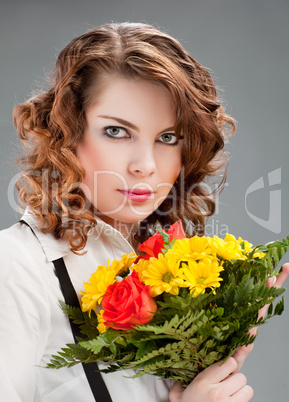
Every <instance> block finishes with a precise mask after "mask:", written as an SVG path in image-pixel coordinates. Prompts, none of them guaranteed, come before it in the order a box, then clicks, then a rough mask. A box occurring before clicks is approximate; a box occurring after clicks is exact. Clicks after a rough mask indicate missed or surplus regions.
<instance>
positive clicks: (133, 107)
mask: <svg viewBox="0 0 289 402" xmlns="http://www.w3.org/2000/svg"><path fill="white" fill-rule="evenodd" d="M95 113H97V114H105V115H107V114H108V113H109V114H110V115H115V116H118V117H122V118H123V119H126V120H131V119H133V120H141V121H142V120H149V119H155V120H159V121H160V122H161V121H162V120H165V121H164V125H167V124H168V123H169V125H174V124H175V116H176V113H175V108H174V103H173V101H172V99H171V96H170V94H169V92H168V90H167V89H166V88H164V87H163V86H161V85H160V84H157V83H152V82H149V81H145V80H141V79H128V78H123V77H114V76H108V77H105V78H104V81H103V85H102V88H101V90H96V91H95V93H93V94H92V103H91V106H90V107H89V108H88V110H87V117H89V116H90V115H91V114H95Z"/></svg>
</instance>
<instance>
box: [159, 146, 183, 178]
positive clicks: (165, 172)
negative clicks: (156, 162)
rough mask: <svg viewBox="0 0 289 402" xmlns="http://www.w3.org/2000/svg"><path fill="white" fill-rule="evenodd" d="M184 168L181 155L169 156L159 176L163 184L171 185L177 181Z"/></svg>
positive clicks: (178, 153)
mask: <svg viewBox="0 0 289 402" xmlns="http://www.w3.org/2000/svg"><path fill="white" fill-rule="evenodd" d="M181 168H182V160H181V153H180V152H176V153H172V154H171V155H168V156H167V157H166V158H164V159H163V160H162V163H161V165H160V171H159V176H160V179H161V180H162V181H163V182H167V183H171V184H172V185H173V184H174V182H175V181H176V179H177V177H178V176H179V174H180V171H181Z"/></svg>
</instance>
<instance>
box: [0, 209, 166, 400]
mask: <svg viewBox="0 0 289 402" xmlns="http://www.w3.org/2000/svg"><path fill="white" fill-rule="evenodd" d="M22 219H24V220H25V221H26V222H27V223H28V224H29V225H30V226H31V227H32V228H33V231H34V233H35V235H34V234H33V232H32V231H31V229H30V228H29V227H28V226H26V225H24V224H21V223H17V224H15V225H14V226H12V227H11V228H9V229H7V230H3V231H1V232H0V265H1V268H0V314H1V316H0V345H1V346H0V394H1V400H3V401H5V402H20V401H21V402H38V401H43V402H93V401H94V397H93V395H92V392H91V390H90V387H89V384H88V382H87V379H86V376H85V374H84V371H83V368H82V365H81V364H78V365H76V366H74V367H71V368H62V369H59V370H56V369H47V368H44V366H45V365H46V364H47V363H48V362H49V361H50V357H51V355H52V354H56V352H57V351H59V350H60V349H61V347H64V346H65V345H66V344H67V343H73V336H72V332H71V328H70V324H69V320H68V318H67V316H66V315H65V314H64V313H63V311H62V310H61V308H60V306H59V304H58V300H64V298H63V295H62V292H61V290H60V286H59V281H58V278H57V277H56V275H55V273H54V265H53V263H52V261H53V260H56V259H58V258H60V257H63V258H64V262H65V265H66V268H67V270H68V272H69V275H70V278H71V281H72V283H73V285H74V288H75V290H76V292H77V294H78V295H79V291H80V290H84V286H83V282H86V281H88V280H89V278H90V275H91V274H92V273H93V272H94V271H95V270H96V269H97V266H98V265H106V263H107V259H108V258H111V259H113V258H121V256H122V255H123V254H125V253H129V252H132V251H133V249H132V247H131V246H130V244H129V243H128V242H127V241H126V240H125V239H124V237H123V236H122V235H121V234H120V233H119V232H118V231H116V230H115V229H113V228H112V227H111V226H109V225H107V224H106V223H104V222H103V221H101V220H99V221H98V224H97V227H96V228H95V230H94V231H93V233H91V234H90V235H89V236H88V242H87V245H86V250H87V253H86V254H84V255H82V256H78V255H75V254H73V253H72V252H71V251H70V249H69V246H68V243H67V242H66V241H63V240H56V239H55V238H54V236H53V235H52V234H44V233H42V232H41V231H40V230H39V229H38V225H37V221H36V219H35V218H34V217H33V216H32V215H30V214H29V213H27V212H26V213H25V214H24V216H23V218H22ZM133 374H134V371H133V370H125V371H119V372H116V373H111V374H102V377H103V379H104V382H105V384H106V386H107V388H108V390H109V393H110V395H111V398H112V400H113V402H128V401H130V402H154V401H155V402H167V401H168V400H169V397H168V393H169V388H170V386H171V385H172V382H171V381H163V380H160V379H158V378H157V377H155V376H150V375H145V376H142V377H139V378H136V379H131V378H124V376H131V375H133ZM99 402H102V401H99Z"/></svg>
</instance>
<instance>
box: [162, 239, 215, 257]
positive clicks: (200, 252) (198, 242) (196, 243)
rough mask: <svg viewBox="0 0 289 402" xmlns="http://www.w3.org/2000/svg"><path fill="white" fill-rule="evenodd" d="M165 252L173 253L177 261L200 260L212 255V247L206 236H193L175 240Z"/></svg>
mask: <svg viewBox="0 0 289 402" xmlns="http://www.w3.org/2000/svg"><path fill="white" fill-rule="evenodd" d="M167 254H169V255H170V254H175V255H176V256H177V259H178V261H180V260H182V261H188V260H200V259H202V258H207V257H210V256H212V249H211V246H210V242H209V239H208V238H207V237H205V236H202V237H200V236H194V237H192V238H190V239H178V240H176V241H175V244H174V245H173V247H172V248H171V249H170V250H169V251H168V253H167ZM212 257H214V256H212Z"/></svg>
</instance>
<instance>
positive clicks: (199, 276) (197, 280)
mask: <svg viewBox="0 0 289 402" xmlns="http://www.w3.org/2000/svg"><path fill="white" fill-rule="evenodd" d="M223 270H224V268H223V267H221V266H220V265H219V263H218V261H217V260H216V259H215V260H212V259H211V258H203V259H202V260H200V261H199V262H196V261H194V260H190V261H188V265H187V266H186V267H185V268H182V269H181V276H182V278H183V279H184V281H185V285H186V287H188V288H189V289H190V293H193V292H194V293H193V296H194V297H195V296H198V295H199V294H201V293H204V292H205V290H206V289H207V288H210V289H212V290H213V292H214V288H218V287H219V286H220V281H222V280H223V279H222V278H220V272H221V271H223Z"/></svg>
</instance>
